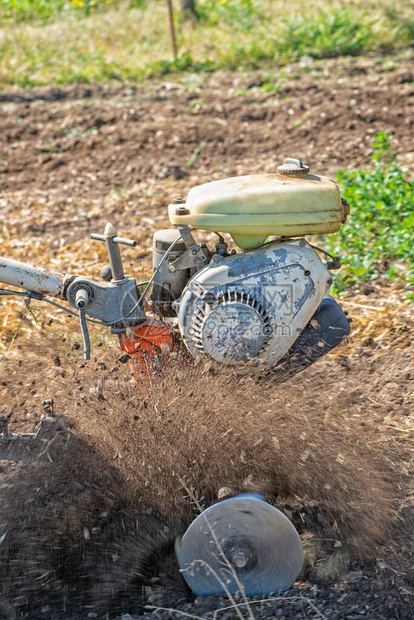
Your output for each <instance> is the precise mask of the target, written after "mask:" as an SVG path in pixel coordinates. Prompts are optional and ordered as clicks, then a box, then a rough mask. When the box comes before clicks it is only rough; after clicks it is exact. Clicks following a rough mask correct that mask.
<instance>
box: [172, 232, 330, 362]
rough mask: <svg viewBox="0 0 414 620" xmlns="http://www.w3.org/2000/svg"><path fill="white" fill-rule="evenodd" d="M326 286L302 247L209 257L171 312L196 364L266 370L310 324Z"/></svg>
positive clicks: (316, 261) (289, 243) (291, 243)
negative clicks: (208, 362)
mask: <svg viewBox="0 0 414 620" xmlns="http://www.w3.org/2000/svg"><path fill="white" fill-rule="evenodd" d="M329 284H330V275H329V272H328V270H327V269H326V267H325V265H324V264H323V263H322V261H321V260H320V258H319V256H318V255H317V253H316V252H315V251H314V250H313V249H312V248H311V247H310V246H309V245H308V243H307V242H306V241H304V240H303V239H300V240H286V241H281V242H279V243H274V244H270V245H267V246H264V247H261V248H256V249H254V250H249V251H245V252H243V253H240V254H236V255H231V256H227V257H220V256H217V255H215V256H214V257H213V260H212V261H211V262H210V263H209V265H207V266H206V267H205V268H204V269H202V270H200V271H198V272H197V273H196V274H195V276H193V278H191V280H190V281H189V282H188V284H187V286H186V287H185V289H184V291H183V294H182V296H181V298H180V300H178V302H176V303H175V304H174V307H175V308H176V309H177V310H179V312H178V323H179V327H180V331H181V335H182V337H183V339H184V342H185V344H186V346H187V347H188V349H189V350H190V352H191V353H192V354H193V355H194V356H195V357H200V356H204V357H207V358H210V359H213V360H215V361H217V362H220V363H222V364H223V363H224V364H227V365H232V366H237V365H243V364H246V363H248V364H249V365H250V366H258V367H261V365H263V364H264V365H265V366H273V365H274V364H275V363H277V362H278V361H279V360H280V358H281V357H283V355H284V354H285V353H286V352H287V351H288V350H289V348H290V346H291V345H292V344H293V343H294V342H295V340H296V338H297V337H298V336H299V334H300V333H301V332H302V330H303V329H304V327H305V326H306V324H307V323H308V322H309V320H310V319H311V317H312V316H313V314H314V313H315V311H316V309H317V308H318V306H319V304H320V303H321V301H322V299H323V296H324V294H325V292H326V290H327V288H328V286H329Z"/></svg>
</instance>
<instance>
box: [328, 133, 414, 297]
mask: <svg viewBox="0 0 414 620" xmlns="http://www.w3.org/2000/svg"><path fill="white" fill-rule="evenodd" d="M391 139H392V136H390V135H388V134H387V133H386V132H384V131H381V132H379V133H378V134H377V135H376V136H375V138H374V141H373V146H374V153H373V155H372V161H373V162H374V163H375V164H376V165H375V167H374V168H373V169H371V170H340V171H339V172H338V175H337V181H338V183H339V185H340V187H341V190H342V195H343V196H344V198H346V200H348V202H349V203H350V204H351V216H350V218H349V221H348V222H347V223H346V224H345V225H344V226H342V228H341V230H340V231H339V233H335V234H333V235H330V236H329V237H328V238H327V239H325V242H324V246H325V248H326V249H327V250H328V251H330V252H332V253H334V254H337V255H340V256H341V259H342V265H343V267H342V270H341V271H340V272H339V273H338V274H336V275H335V281H334V286H335V289H336V291H339V292H340V291H343V290H344V289H346V288H348V287H350V286H352V285H354V284H356V283H359V282H363V281H367V280H375V279H377V278H379V277H380V276H382V277H385V278H390V279H396V280H399V281H401V282H403V283H404V285H405V288H406V290H407V297H408V298H409V299H412V300H414V244H413V229H414V209H413V196H414V179H413V178H411V179H410V178H407V172H406V170H404V169H403V168H402V167H401V166H400V165H399V164H398V162H397V161H396V159H395V157H394V156H393V155H392V154H391Z"/></svg>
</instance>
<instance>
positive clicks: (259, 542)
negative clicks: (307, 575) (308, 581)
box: [175, 494, 303, 596]
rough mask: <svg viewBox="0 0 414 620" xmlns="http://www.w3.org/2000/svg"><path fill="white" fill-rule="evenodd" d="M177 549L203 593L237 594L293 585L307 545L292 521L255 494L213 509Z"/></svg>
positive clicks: (183, 566)
mask: <svg viewBox="0 0 414 620" xmlns="http://www.w3.org/2000/svg"><path fill="white" fill-rule="evenodd" d="M175 552H176V556H177V559H178V564H179V566H180V570H181V572H182V575H183V577H184V579H185V580H186V582H187V583H188V585H189V586H190V588H191V589H192V590H193V592H194V593H195V594H197V596H209V595H212V594H220V593H222V592H224V591H225V588H227V589H228V590H229V591H230V592H231V593H232V594H236V593H239V594H242V593H243V592H242V590H244V594H245V595H246V596H257V595H268V594H270V593H273V592H278V591H279V590H282V589H287V588H290V586H291V585H292V583H293V582H294V581H295V579H296V578H297V576H298V575H299V573H300V571H301V569H302V566H303V549H302V543H301V540H300V538H299V535H298V533H297V531H296V530H295V528H294V526H293V525H292V523H291V522H290V521H289V519H288V518H287V517H286V516H285V515H284V514H283V512H281V511H280V510H278V509H277V508H275V507H274V506H271V505H270V504H268V503H267V502H266V501H264V500H263V498H261V497H260V496H259V495H253V494H246V495H239V496H237V497H232V498H230V499H226V500H224V501H222V502H219V503H218V504H214V505H213V506H210V508H207V510H205V511H204V512H202V513H201V514H200V515H199V516H198V517H197V518H196V519H195V520H194V521H193V522H192V524H191V525H190V527H189V528H188V529H187V531H186V532H185V534H184V536H183V537H182V538H181V539H180V538H179V539H177V541H176V544H175ZM224 586H225V587H224Z"/></svg>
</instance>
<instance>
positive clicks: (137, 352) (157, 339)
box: [118, 317, 173, 385]
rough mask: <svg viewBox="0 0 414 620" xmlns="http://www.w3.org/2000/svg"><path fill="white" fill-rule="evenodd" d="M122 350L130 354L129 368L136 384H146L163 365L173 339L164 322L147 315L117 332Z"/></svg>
mask: <svg viewBox="0 0 414 620" xmlns="http://www.w3.org/2000/svg"><path fill="white" fill-rule="evenodd" d="M118 337H119V344H120V346H121V349H122V351H125V353H128V354H129V355H130V356H131V361H130V365H131V370H132V373H133V376H134V381H135V383H136V384H137V385H142V384H143V383H144V384H146V383H148V381H149V380H150V378H151V376H152V375H153V374H154V373H155V372H157V371H158V370H160V369H161V368H162V367H163V365H164V357H165V356H166V355H167V354H168V353H169V352H170V351H171V349H172V347H173V341H172V338H171V335H170V328H169V326H168V325H167V324H166V323H163V322H162V321H158V320H157V319H154V318H152V317H148V318H147V319H146V321H145V322H144V323H140V324H139V325H136V326H135V327H128V328H127V329H126V331H125V332H123V333H122V334H118Z"/></svg>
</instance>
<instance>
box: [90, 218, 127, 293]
mask: <svg viewBox="0 0 414 620" xmlns="http://www.w3.org/2000/svg"><path fill="white" fill-rule="evenodd" d="M91 239H94V240H95V241H105V243H106V247H107V250H108V256H109V265H110V268H111V271H110V273H109V270H108V268H107V267H103V268H102V271H101V275H102V277H103V279H104V280H112V281H115V282H119V281H120V280H124V278H125V273H124V267H123V264H122V258H121V251H120V249H119V247H118V246H119V244H122V245H129V246H130V247H133V248H135V247H136V246H137V245H138V241H135V240H134V239H125V238H124V237H117V233H116V229H115V227H114V226H113V225H112V224H111V222H108V223H107V225H106V226H105V231H104V234H103V235H98V234H97V233H92V234H91Z"/></svg>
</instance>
